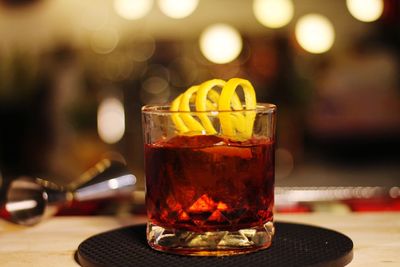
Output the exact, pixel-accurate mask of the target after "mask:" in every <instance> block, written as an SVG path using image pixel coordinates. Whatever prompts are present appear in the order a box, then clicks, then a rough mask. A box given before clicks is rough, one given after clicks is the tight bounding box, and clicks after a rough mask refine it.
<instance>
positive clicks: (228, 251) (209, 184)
mask: <svg viewBox="0 0 400 267" xmlns="http://www.w3.org/2000/svg"><path fill="white" fill-rule="evenodd" d="M247 115H249V116H250V117H251V118H253V119H254V123H253V128H252V131H251V135H250V136H248V137H247V138H243V136H239V134H238V136H235V131H232V132H231V133H230V135H228V136H227V135H226V134H224V133H223V131H222V128H223V127H224V125H221V121H222V120H227V119H229V118H230V119H231V120H232V121H234V120H235V118H236V119H237V118H238V117H242V118H246V116H247ZM177 116H181V117H183V116H190V117H191V118H193V119H195V120H197V121H199V122H200V121H202V120H204V118H205V117H207V118H208V120H209V122H210V123H211V124H212V126H213V127H214V129H216V133H215V134H209V133H206V132H205V131H198V132H195V131H193V132H190V131H189V132H185V133H184V134H182V133H180V132H179V130H178V129H177V127H176V123H174V120H175V122H176V119H177ZM142 122H143V133H144V143H145V144H144V146H145V175H146V207H147V215H148V223H147V240H148V243H149V245H150V246H151V247H152V248H154V249H156V250H160V251H165V252H170V253H176V254H184V255H201V256H211V255H213V256H222V255H233V254H243V253H248V252H252V251H257V250H261V249H265V248H267V247H269V246H270V245H271V241H272V238H273V235H274V225H273V206H274V146H275V123H276V106H275V105H273V104H262V103H260V104H257V108H256V109H254V110H241V111H205V112H181V111H176V112H174V111H170V106H168V105H148V106H144V107H143V108H142ZM242 130H243V129H242ZM238 133H239V132H238Z"/></svg>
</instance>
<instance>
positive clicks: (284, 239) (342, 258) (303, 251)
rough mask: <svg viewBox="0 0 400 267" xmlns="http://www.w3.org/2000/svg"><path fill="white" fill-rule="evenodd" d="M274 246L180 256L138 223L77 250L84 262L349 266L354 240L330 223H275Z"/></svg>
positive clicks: (94, 266) (175, 266) (135, 266)
mask: <svg viewBox="0 0 400 267" xmlns="http://www.w3.org/2000/svg"><path fill="white" fill-rule="evenodd" d="M275 229H276V231H275V236H274V239H273V242H272V245H271V247H269V248H268V249H266V250H261V251H257V252H253V253H250V254H244V255H235V256H225V257H194V256H180V255H173V254H167V253H163V252H158V251H155V250H153V249H151V248H150V247H149V246H148V245H147V241H146V226H145V225H135V226H130V227H124V228H120V229H117V230H113V231H109V232H105V233H102V234H98V235H95V236H93V237H90V238H88V239H87V240H85V241H83V242H82V243H81V244H80V245H79V248H78V251H77V253H76V257H77V260H78V262H79V264H80V265H81V266H83V267H101V266H113V267H114V266H124V267H130V266H132V267H142V266H144V267H151V266H168V267H185V266H190V267H204V266H206V267H214V266H246V267H249V266H269V267H272V266H345V265H346V264H348V263H349V262H350V261H351V260H352V259H353V242H352V241H351V239H350V238H348V237H347V236H345V235H343V234H341V233H338V232H335V231H332V230H328V229H324V228H319V227H314V226H309V225H302V224H294V223H284V222H276V223H275Z"/></svg>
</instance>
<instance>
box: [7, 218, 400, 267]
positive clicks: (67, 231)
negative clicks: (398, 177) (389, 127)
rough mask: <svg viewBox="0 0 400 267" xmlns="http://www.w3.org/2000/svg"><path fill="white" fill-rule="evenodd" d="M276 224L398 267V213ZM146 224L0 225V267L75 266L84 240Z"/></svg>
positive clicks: (358, 258) (58, 221) (57, 221)
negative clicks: (332, 233) (325, 231)
mask: <svg viewBox="0 0 400 267" xmlns="http://www.w3.org/2000/svg"><path fill="white" fill-rule="evenodd" d="M276 220H277V221H286V222H297V223H305V224H311V225H316V226H321V227H325V228H329V229H333V230H336V231H339V232H342V233H343V234H346V235H347V236H349V237H350V238H351V239H352V240H353V242H354V259H353V261H352V262H351V263H350V264H349V265H348V266H388V267H390V266H400V212H376V213H349V214H343V215H339V214H331V213H321V212H317V213H301V214H277V215H276ZM145 221H146V218H145V217H144V216H132V217H127V218H116V217H55V218H51V219H49V220H47V221H45V222H42V223H41V224H39V225H37V226H34V227H21V226H16V225H12V224H10V223H7V222H4V221H0V266H1V267H19V266H34V267H42V266H43V267H48V266H58V267H67V266H79V265H78V264H77V263H76V262H75V260H74V254H75V251H76V250H77V248H78V245H79V244H80V243H81V242H82V241H83V240H85V239H86V238H88V237H90V236H92V235H94V234H98V233H101V232H104V231H107V230H111V229H114V228H118V227H122V226H127V225H132V224H140V223H144V222H145Z"/></svg>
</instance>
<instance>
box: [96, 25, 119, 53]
mask: <svg viewBox="0 0 400 267" xmlns="http://www.w3.org/2000/svg"><path fill="white" fill-rule="evenodd" d="M119 39H120V37H119V34H118V32H117V31H116V30H115V29H114V28H110V27H104V28H102V29H100V30H97V31H95V32H93V33H92V35H91V38H90V47H91V48H92V50H93V51H94V52H96V53H98V54H108V53H110V52H112V51H113V50H114V49H115V47H116V46H117V44H118V42H119Z"/></svg>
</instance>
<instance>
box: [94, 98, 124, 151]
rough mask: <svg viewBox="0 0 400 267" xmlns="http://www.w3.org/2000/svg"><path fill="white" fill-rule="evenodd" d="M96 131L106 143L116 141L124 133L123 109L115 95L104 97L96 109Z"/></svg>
mask: <svg viewBox="0 0 400 267" xmlns="http://www.w3.org/2000/svg"><path fill="white" fill-rule="evenodd" d="M97 131H98V133H99V136H100V138H101V140H103V141H104V142H106V143H108V144H114V143H116V142H118V141H119V140H120V139H121V138H122V136H123V135H124V133H125V111H124V106H123V104H122V103H121V101H120V100H119V99H117V98H115V97H108V98H105V99H104V100H103V101H102V102H101V103H100V106H99V108H98V111H97Z"/></svg>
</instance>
